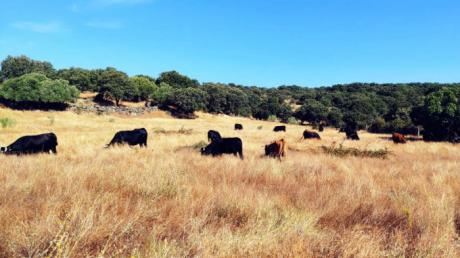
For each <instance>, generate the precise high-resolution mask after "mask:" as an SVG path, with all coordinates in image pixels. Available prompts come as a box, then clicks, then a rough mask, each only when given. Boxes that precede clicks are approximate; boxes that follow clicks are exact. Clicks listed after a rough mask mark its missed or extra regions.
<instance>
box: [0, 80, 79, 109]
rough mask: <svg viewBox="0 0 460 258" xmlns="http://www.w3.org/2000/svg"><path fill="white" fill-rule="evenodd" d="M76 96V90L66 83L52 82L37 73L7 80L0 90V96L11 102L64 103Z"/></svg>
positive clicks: (62, 81) (77, 92)
mask: <svg viewBox="0 0 460 258" xmlns="http://www.w3.org/2000/svg"><path fill="white" fill-rule="evenodd" d="M78 95H79V91H78V89H77V88H76V87H75V86H71V85H69V82H68V81H66V80H62V79H58V80H52V79H49V78H47V77H46V76H45V75H43V74H39V73H31V74H26V75H23V76H20V77H18V78H13V79H9V80H7V81H5V83H3V85H2V86H1V88H0V96H1V97H2V98H4V99H7V100H11V101H33V102H44V103H64V102H70V101H74V100H75V99H76V98H77V97H78Z"/></svg>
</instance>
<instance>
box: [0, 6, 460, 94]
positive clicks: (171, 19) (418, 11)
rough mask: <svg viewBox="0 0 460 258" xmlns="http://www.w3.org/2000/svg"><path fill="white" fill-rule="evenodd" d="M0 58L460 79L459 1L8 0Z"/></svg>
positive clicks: (220, 77) (264, 78)
mask: <svg viewBox="0 0 460 258" xmlns="http://www.w3.org/2000/svg"><path fill="white" fill-rule="evenodd" d="M1 9H2V10H1V15H0V24H1V25H0V59H4V58H5V57H6V56H7V55H19V54H25V55H28V56H30V57H31V58H34V59H39V60H47V61H50V62H52V63H53V64H54V66H55V67H56V68H64V67H70V66H78V67H84V68H104V67H107V66H112V67H116V68H118V69H121V70H123V71H126V72H127V73H128V74H130V75H135V74H148V75H151V76H157V75H158V74H159V73H160V72H162V71H167V70H177V71H179V72H181V73H183V74H186V75H188V76H190V77H192V78H196V79H198V80H200V81H202V82H206V81H213V82H226V83H229V82H234V83H239V84H244V85H258V86H268V87H271V86H278V85H282V84H297V85H302V86H322V85H331V84H335V83H349V82H358V81H359V82H413V81H418V82H428V81H429V82H459V81H460V1H458V0H449V1H447V0H431V1H424V0H315V1H313V0H312V1H309V0H303V1H301V0H265V1H263V0H74V1H62V0H61V1H58V0H49V1H47V0H43V1H36V0H27V1H26V0H15V1H4V2H2V5H1Z"/></svg>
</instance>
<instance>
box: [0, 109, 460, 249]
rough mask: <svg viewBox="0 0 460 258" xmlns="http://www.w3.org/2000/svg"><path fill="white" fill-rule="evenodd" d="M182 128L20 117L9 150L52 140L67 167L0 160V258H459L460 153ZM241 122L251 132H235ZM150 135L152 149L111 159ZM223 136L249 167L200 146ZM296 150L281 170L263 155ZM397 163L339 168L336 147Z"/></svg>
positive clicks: (226, 124)
mask: <svg viewBox="0 0 460 258" xmlns="http://www.w3.org/2000/svg"><path fill="white" fill-rule="evenodd" d="M199 116H200V118H199V119H196V120H177V119H172V118H169V117H168V116H166V115H164V114H161V113H160V112H159V113H156V114H149V115H145V116H140V117H120V116H97V115H93V114H81V115H77V114H74V113H70V112H29V111H28V112H20V111H11V110H7V109H0V117H9V118H11V119H14V120H15V122H16V123H15V124H14V126H12V127H8V128H0V145H2V146H5V145H7V144H9V143H11V142H12V141H14V140H15V139H16V138H18V137H19V136H22V135H28V134H38V133H44V132H49V131H53V132H55V133H56V134H57V136H58V142H59V146H58V155H56V156H55V155H45V154H41V155H36V156H22V157H16V156H0V186H1V187H0V257H194V256H198V257H458V256H459V255H460V241H459V235H458V234H459V233H460V210H459V208H460V146H454V145H451V144H447V143H429V144H428V143H423V142H409V143H408V144H406V145H395V144H393V143H392V142H390V141H388V140H385V139H382V138H381V137H382V136H381V135H372V134H367V133H363V132H361V133H360V136H361V138H362V140H361V141H359V142H351V141H344V142H343V138H344V137H343V134H339V133H338V132H337V131H335V130H332V129H327V130H326V131H325V132H324V133H322V134H321V136H322V138H323V140H321V141H315V140H311V141H300V140H299V139H300V136H301V133H302V131H303V130H304V127H302V126H295V125H288V126H287V130H288V131H287V133H278V134H275V133H274V132H272V128H273V126H274V125H275V123H270V122H262V121H256V120H249V119H243V118H233V117H227V116H211V115H207V114H199ZM235 122H240V123H242V124H243V125H244V127H245V129H244V130H243V131H234V130H233V124H234V123H235ZM139 127H145V128H146V129H147V130H148V132H149V140H148V144H149V146H148V148H147V149H140V148H137V147H135V148H130V147H116V148H112V149H104V148H103V147H104V145H105V144H107V143H108V142H109V141H110V140H111V138H112V136H113V134H114V133H115V132H116V131H117V130H126V129H133V128H139ZM209 129H215V130H218V131H220V132H221V134H222V135H223V136H237V137H240V138H241V139H242V140H243V148H244V155H245V159H244V161H241V160H239V159H238V158H235V157H233V156H223V157H219V158H212V157H203V156H201V155H200V153H199V150H198V149H196V148H194V147H193V146H194V145H196V144H197V143H199V142H200V141H207V139H206V132H207V130H209ZM277 138H285V139H286V141H287V142H288V146H289V151H288V153H287V157H286V158H285V159H284V160H283V161H281V162H279V161H277V160H275V159H268V158H263V157H261V155H262V154H263V146H264V145H265V144H268V143H270V142H271V141H273V140H275V139H277ZM334 142H335V144H340V143H342V142H343V145H344V146H347V147H356V148H359V149H369V150H375V149H383V148H388V150H390V151H391V154H390V156H389V157H388V158H387V159H378V158H377V159H376V158H360V157H335V156H330V155H327V154H324V153H323V152H322V150H321V148H320V146H322V145H325V146H331V145H332V144H334Z"/></svg>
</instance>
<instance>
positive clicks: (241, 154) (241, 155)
mask: <svg viewBox="0 0 460 258" xmlns="http://www.w3.org/2000/svg"><path fill="white" fill-rule="evenodd" d="M238 154H239V155H240V159H241V160H243V159H244V157H243V151H242V150H240V151H238Z"/></svg>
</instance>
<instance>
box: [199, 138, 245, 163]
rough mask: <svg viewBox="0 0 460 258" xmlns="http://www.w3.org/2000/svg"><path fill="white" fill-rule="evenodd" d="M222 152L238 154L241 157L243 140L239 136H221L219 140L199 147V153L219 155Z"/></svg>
mask: <svg viewBox="0 0 460 258" xmlns="http://www.w3.org/2000/svg"><path fill="white" fill-rule="evenodd" d="M222 154H233V155H235V156H237V155H239V157H240V159H243V142H242V141H241V139H240V138H222V139H221V140H220V141H214V142H211V143H210V144H209V145H208V146H206V147H205V148H202V149H201V155H212V156H220V155H222Z"/></svg>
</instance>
